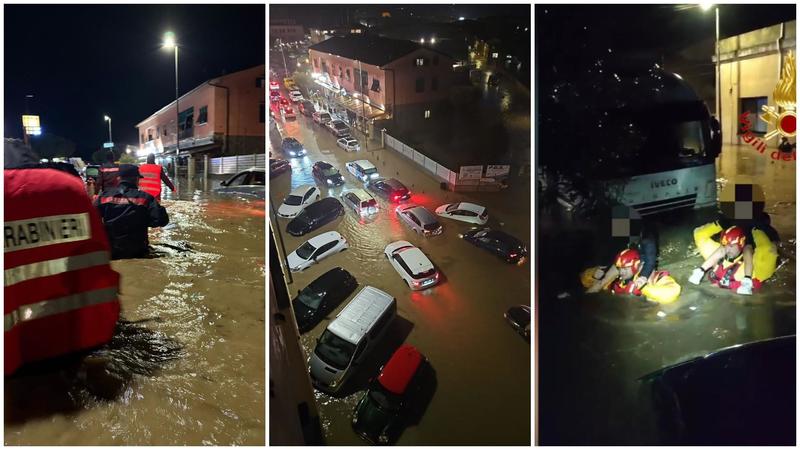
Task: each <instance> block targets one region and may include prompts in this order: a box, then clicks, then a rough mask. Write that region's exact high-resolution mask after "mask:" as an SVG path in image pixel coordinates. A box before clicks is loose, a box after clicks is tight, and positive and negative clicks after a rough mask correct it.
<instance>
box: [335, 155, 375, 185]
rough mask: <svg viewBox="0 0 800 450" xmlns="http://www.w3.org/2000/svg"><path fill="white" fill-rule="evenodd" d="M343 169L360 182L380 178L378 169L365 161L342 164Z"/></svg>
mask: <svg viewBox="0 0 800 450" xmlns="http://www.w3.org/2000/svg"><path fill="white" fill-rule="evenodd" d="M344 167H345V168H346V169H347V171H348V172H350V173H351V174H352V175H353V176H354V177H356V178H358V179H359V180H361V181H364V182H367V181H369V180H372V179H375V178H378V177H380V176H381V175H380V174H379V173H378V168H377V167H375V165H374V164H372V163H371V162H369V161H367V160H366V159H359V160H358V161H350V162H347V163H345V164H344Z"/></svg>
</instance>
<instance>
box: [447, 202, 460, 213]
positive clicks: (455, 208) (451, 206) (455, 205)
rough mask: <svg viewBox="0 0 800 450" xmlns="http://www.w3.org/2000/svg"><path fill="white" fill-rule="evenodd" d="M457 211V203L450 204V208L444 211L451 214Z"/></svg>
mask: <svg viewBox="0 0 800 450" xmlns="http://www.w3.org/2000/svg"><path fill="white" fill-rule="evenodd" d="M457 209H458V203H452V204H451V205H450V206H448V207H447V209H445V211H447V212H453V211H455V210H457Z"/></svg>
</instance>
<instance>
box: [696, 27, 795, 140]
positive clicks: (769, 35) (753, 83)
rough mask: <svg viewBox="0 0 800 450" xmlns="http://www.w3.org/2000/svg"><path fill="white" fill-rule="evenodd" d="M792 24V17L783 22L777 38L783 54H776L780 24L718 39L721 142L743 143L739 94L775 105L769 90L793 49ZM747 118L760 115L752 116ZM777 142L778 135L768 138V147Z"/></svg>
mask: <svg viewBox="0 0 800 450" xmlns="http://www.w3.org/2000/svg"><path fill="white" fill-rule="evenodd" d="M795 27H796V22H795V21H792V22H787V23H786V24H785V25H784V37H783V39H782V40H781V42H780V54H781V55H783V58H781V57H780V56H779V52H778V43H777V40H778V39H779V38H780V25H774V26H771V27H767V28H762V29H759V30H755V31H751V32H749V33H745V34H742V35H738V36H733V37H731V38H728V39H723V40H722V41H720V60H721V62H722V63H721V65H720V79H721V82H720V84H721V85H720V91H721V103H722V137H723V143H725V144H740V143H743V141H742V139H741V137H740V136H739V115H740V114H741V113H742V111H741V108H740V103H741V99H742V98H751V97H767V104H768V105H769V106H773V107H777V105H776V104H775V100H774V98H773V95H772V92H773V90H774V89H775V86H776V85H777V84H778V82H779V80H780V77H781V70H782V67H781V66H782V63H783V62H784V61H785V56H786V55H787V53H788V52H789V51H792V52H793V53H795V52H796V41H795V36H796V28H795ZM710 106H711V105H710ZM712 109H713V107H712ZM759 113H761V112H759ZM750 120H751V121H756V120H760V119H759V118H758V117H751V118H750ZM774 129H775V127H773V126H771V125H770V126H769V127H768V128H767V130H768V131H772V130H774ZM779 143H780V140H779V139H772V140H770V141H769V142H767V144H768V146H769V147H777V145H778V144H779Z"/></svg>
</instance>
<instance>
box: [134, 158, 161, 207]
mask: <svg viewBox="0 0 800 450" xmlns="http://www.w3.org/2000/svg"><path fill="white" fill-rule="evenodd" d="M162 170H163V168H162V167H161V166H160V165H158V164H142V165H140V166H139V173H140V174H141V175H142V177H143V178H141V179H140V180H139V189H140V190H142V191H145V192H147V193H148V194H150V195H152V196H153V198H155V199H156V200H158V199H160V198H161V171H162Z"/></svg>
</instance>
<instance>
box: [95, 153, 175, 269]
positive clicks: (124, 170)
mask: <svg viewBox="0 0 800 450" xmlns="http://www.w3.org/2000/svg"><path fill="white" fill-rule="evenodd" d="M119 174H120V183H119V185H118V186H116V187H113V188H110V189H104V190H103V192H101V193H100V195H99V196H98V197H97V200H95V206H96V207H97V208H98V210H99V211H100V216H101V217H102V219H103V224H104V225H105V228H106V232H107V233H108V237H109V240H110V241H111V257H112V259H124V258H141V257H144V256H147V254H148V251H149V244H150V243H149V240H148V238H147V228H148V227H163V226H165V225H167V224H168V223H169V217H168V216H167V210H166V209H164V207H162V206H160V205H159V204H158V202H156V199H155V198H153V196H152V195H150V194H148V193H146V192H144V191H140V190H139V188H138V181H139V178H141V175H140V174H139V169H138V168H137V167H136V166H135V165H132V164H122V165H120V169H119Z"/></svg>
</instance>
